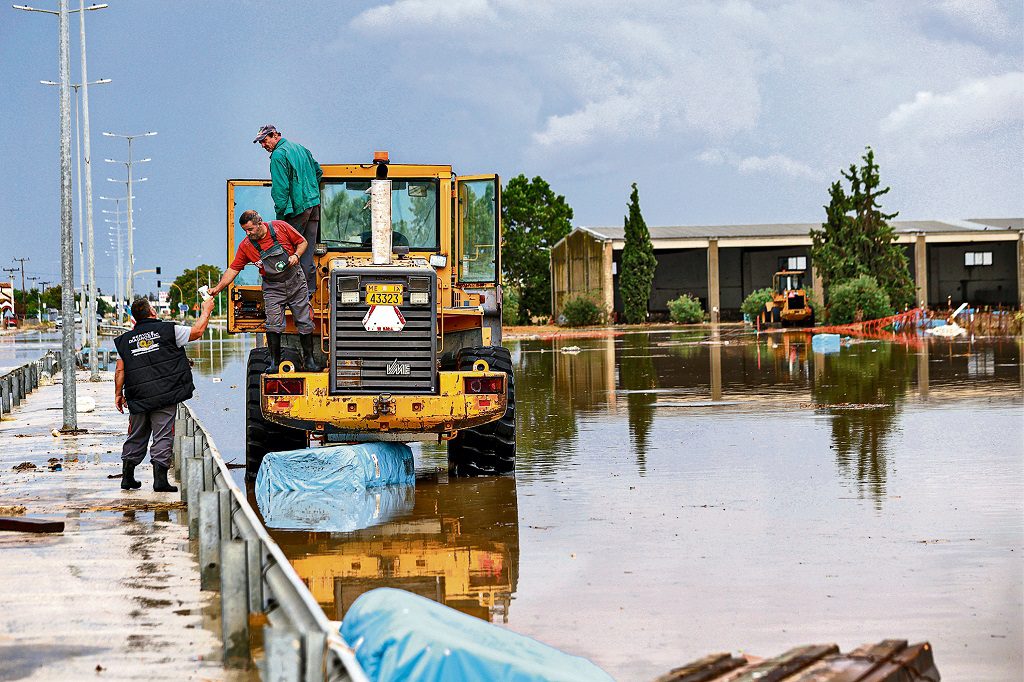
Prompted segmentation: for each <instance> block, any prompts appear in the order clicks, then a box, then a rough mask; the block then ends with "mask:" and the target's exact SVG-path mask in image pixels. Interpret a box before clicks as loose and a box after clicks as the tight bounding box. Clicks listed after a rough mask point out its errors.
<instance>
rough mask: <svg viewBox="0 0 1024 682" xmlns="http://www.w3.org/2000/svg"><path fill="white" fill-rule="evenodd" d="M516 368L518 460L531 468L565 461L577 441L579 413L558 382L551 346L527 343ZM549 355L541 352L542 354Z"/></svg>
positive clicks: (523, 343) (524, 344) (522, 345)
mask: <svg viewBox="0 0 1024 682" xmlns="http://www.w3.org/2000/svg"><path fill="white" fill-rule="evenodd" d="M521 348H522V351H523V352H522V353H520V354H519V363H518V366H517V367H516V368H515V375H516V396H524V398H523V399H520V400H517V401H516V440H517V450H518V455H517V457H518V459H519V461H520V462H522V463H524V464H527V465H530V464H538V465H541V466H543V465H545V464H547V465H550V464H556V463H558V462H561V461H564V458H565V456H566V453H567V452H568V450H569V449H568V448H567V447H565V446H566V445H567V444H569V443H571V442H572V441H573V440H574V439H575V438H576V433H577V428H576V413H575V410H574V408H573V405H572V403H571V401H570V400H569V399H568V397H567V396H566V395H565V392H564V391H565V388H566V387H565V386H562V385H559V384H558V382H557V381H556V380H555V354H554V353H553V352H551V349H550V347H549V345H548V344H547V343H543V342H530V341H524V342H522V344H521ZM542 349H543V350H544V351H545V352H540V351H541V350H542Z"/></svg>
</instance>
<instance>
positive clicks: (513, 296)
mask: <svg viewBox="0 0 1024 682" xmlns="http://www.w3.org/2000/svg"><path fill="white" fill-rule="evenodd" d="M519 301H520V296H519V290H518V289H516V288H515V287H502V289H501V323H502V324H505V325H509V326H512V325H517V324H522V321H521V316H520V312H519Z"/></svg>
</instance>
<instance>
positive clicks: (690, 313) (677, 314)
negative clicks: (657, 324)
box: [668, 294, 704, 324]
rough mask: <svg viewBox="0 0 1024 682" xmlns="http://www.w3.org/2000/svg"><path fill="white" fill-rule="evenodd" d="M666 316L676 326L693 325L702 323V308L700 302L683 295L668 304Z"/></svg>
mask: <svg viewBox="0 0 1024 682" xmlns="http://www.w3.org/2000/svg"><path fill="white" fill-rule="evenodd" d="M668 316H669V317H670V318H672V321H673V322H675V323H677V324H693V323H695V322H703V321H704V308H703V307H702V306H701V304H700V300H699V299H697V298H695V297H693V296H690V295H689V294H683V295H682V296H680V297H679V298H677V299H674V300H672V301H669V302H668Z"/></svg>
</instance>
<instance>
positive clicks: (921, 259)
mask: <svg viewBox="0 0 1024 682" xmlns="http://www.w3.org/2000/svg"><path fill="white" fill-rule="evenodd" d="M914 289H915V293H916V296H915V299H916V301H917V305H919V306H921V307H922V308H927V307H928V252H927V246H926V244H925V236H924V235H923V234H919V235H917V240H916V241H915V242H914Z"/></svg>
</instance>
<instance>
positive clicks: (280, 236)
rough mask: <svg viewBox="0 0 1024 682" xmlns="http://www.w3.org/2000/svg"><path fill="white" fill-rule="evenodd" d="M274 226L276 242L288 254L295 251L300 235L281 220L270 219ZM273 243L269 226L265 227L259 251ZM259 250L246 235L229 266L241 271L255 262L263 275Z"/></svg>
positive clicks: (299, 242)
mask: <svg viewBox="0 0 1024 682" xmlns="http://www.w3.org/2000/svg"><path fill="white" fill-rule="evenodd" d="M269 224H271V225H273V226H274V233H275V234H277V243H278V244H280V245H281V246H282V247H283V248H284V250H285V251H287V252H288V255H289V256H291V255H293V254H294V253H295V249H296V248H297V247H298V246H299V244H301V243H302V241H303V239H302V235H301V234H299V233H298V232H296V231H295V228H294V227H292V226H291V225H289V224H288V223H286V222H285V221H283V220H271V221H270V223H269ZM273 245H274V240H273V239H272V238H271V237H270V228H269V227H268V228H267V234H266V235H265V236H264V237H263V239H261V240H260V251H266V250H267V249H269V248H270V247H271V246H273ZM260 251H257V250H256V247H255V246H253V244H252V241H251V240H250V239H249V237H248V236H247V237H246V238H245V239H243V240H242V242H241V243H240V244H239V245H238V251H236V252H235V259H234V260H233V261H231V265H229V266H228V267H230V268H231V269H232V270H234V271H236V272H241V271H242V268H244V267H245V266H246V265H248V264H249V263H255V264H256V267H258V268H259V269H260V276H263V275H265V274H266V273H265V272H264V271H263V261H261V260H260Z"/></svg>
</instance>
